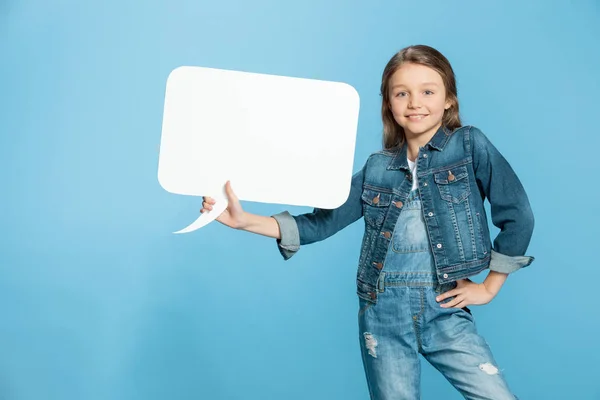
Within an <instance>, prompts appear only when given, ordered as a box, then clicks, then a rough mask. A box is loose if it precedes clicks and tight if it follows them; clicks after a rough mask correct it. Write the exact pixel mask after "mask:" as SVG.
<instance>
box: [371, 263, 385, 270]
mask: <svg viewBox="0 0 600 400" xmlns="http://www.w3.org/2000/svg"><path fill="white" fill-rule="evenodd" d="M373 265H375V268H377V269H381V268H383V263H380V262H378V263H373Z"/></svg>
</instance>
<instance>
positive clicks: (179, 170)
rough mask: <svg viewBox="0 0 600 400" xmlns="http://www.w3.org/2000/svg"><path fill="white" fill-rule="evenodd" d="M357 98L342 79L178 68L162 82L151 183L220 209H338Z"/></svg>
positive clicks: (346, 189)
mask: <svg viewBox="0 0 600 400" xmlns="http://www.w3.org/2000/svg"><path fill="white" fill-rule="evenodd" d="M359 106H360V99H359V96H358V93H357V91H356V90H355V89H354V88H353V87H352V86H350V85H348V84H346V83H342V82H331V81H323V80H313V79H304V78H296V77H285V76H277V75H266V74H258V73H250V72H242V71H231V70H223V69H215V68H205V67H192V66H183V67H178V68H176V69H174V70H173V71H172V72H171V73H170V74H169V77H168V79H167V85H166V92H165V103H164V114H163V126H162V136H161V143H160V155H159V162H158V181H159V183H160V185H161V186H162V187H163V189H165V190H166V191H168V192H170V193H174V194H179V195H188V196H210V197H213V198H214V199H215V200H216V201H217V203H216V204H215V206H214V207H213V210H212V211H210V212H207V213H204V214H200V217H198V219H197V220H196V221H194V222H193V223H192V224H191V225H189V226H188V227H186V228H184V229H182V230H180V231H177V232H175V233H184V232H191V231H194V230H196V229H198V228H201V227H202V226H204V225H206V224H208V223H210V222H211V221H213V220H214V219H215V218H217V217H218V216H219V215H220V214H221V213H222V212H223V211H224V210H225V209H226V208H227V196H226V195H225V183H226V182H227V181H228V180H230V181H231V185H232V188H233V190H234V191H235V193H236V195H237V196H238V198H239V199H240V200H242V201H243V200H246V201H254V202H262V203H272V204H286V205H292V206H309V207H319V208H326V209H331V208H336V207H339V206H340V205H342V204H343V203H344V202H345V201H346V200H347V198H348V195H349V193H350V184H351V180H352V174H353V162H354V161H353V160H354V151H355V144H356V133H357V127H358V114H359Z"/></svg>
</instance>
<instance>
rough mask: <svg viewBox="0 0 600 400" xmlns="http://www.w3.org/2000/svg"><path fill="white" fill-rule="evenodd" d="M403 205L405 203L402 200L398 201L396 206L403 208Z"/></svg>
mask: <svg viewBox="0 0 600 400" xmlns="http://www.w3.org/2000/svg"><path fill="white" fill-rule="evenodd" d="M403 206H404V203H402V202H401V201H397V202H396V207H398V208H402V207H403Z"/></svg>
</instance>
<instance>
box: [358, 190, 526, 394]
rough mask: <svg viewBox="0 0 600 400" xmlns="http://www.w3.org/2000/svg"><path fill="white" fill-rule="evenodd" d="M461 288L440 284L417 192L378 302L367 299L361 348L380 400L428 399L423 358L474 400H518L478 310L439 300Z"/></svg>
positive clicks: (398, 232)
mask: <svg viewBox="0 0 600 400" xmlns="http://www.w3.org/2000/svg"><path fill="white" fill-rule="evenodd" d="M455 286H456V283H449V284H444V285H439V284H438V282H437V278H436V275H435V273H434V264H433V259H432V255H431V251H430V249H429V241H428V238H427V232H426V228H425V224H424V221H423V216H422V213H421V208H420V201H419V199H418V197H417V194H416V192H413V193H412V194H411V196H410V197H409V199H408V200H407V202H406V203H405V205H404V206H403V209H402V212H401V213H400V217H399V219H398V222H397V224H396V228H395V230H394V234H393V238H392V241H391V243H390V246H389V250H388V254H387V256H386V260H385V263H384V266H383V270H382V274H381V279H380V282H379V287H378V291H379V293H378V302H377V304H372V303H370V302H367V301H365V300H363V299H360V298H359V303H360V306H359V313H358V314H359V318H358V319H359V333H360V346H361V353H362V360H363V366H364V369H365V374H366V379H367V383H368V387H369V393H370V396H371V399H372V400H391V399H394V400H418V399H420V375H421V366H420V358H419V354H421V355H423V357H424V358H425V359H426V360H427V361H428V362H429V363H431V365H433V366H434V367H435V368H436V369H437V370H438V371H440V372H441V373H442V374H443V375H444V376H445V377H446V379H448V381H449V382H450V383H451V384H452V385H453V386H454V387H455V388H456V389H457V390H458V391H459V392H460V393H461V394H462V395H463V396H464V397H465V398H466V399H473V400H474V399H478V400H483V399H489V400H504V399H511V400H514V399H516V397H515V396H514V395H513V394H512V393H511V391H510V389H509V388H508V385H507V383H506V381H505V379H504V377H503V376H502V374H501V372H500V370H499V368H498V367H497V366H496V363H495V361H494V358H493V355H492V352H491V350H490V348H489V346H488V344H487V343H486V341H485V339H484V338H483V337H481V336H480V335H479V334H478V333H477V329H476V327H475V323H474V320H473V317H472V315H471V313H470V311H469V310H468V309H457V308H441V307H440V303H438V302H436V300H435V298H436V296H437V295H439V294H440V293H443V292H445V291H448V290H451V289H453V288H454V287H455ZM450 300H451V299H448V300H446V301H450Z"/></svg>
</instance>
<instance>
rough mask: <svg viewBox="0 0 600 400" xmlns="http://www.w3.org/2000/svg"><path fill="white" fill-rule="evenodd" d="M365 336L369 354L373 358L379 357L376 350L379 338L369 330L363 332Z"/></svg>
mask: <svg viewBox="0 0 600 400" xmlns="http://www.w3.org/2000/svg"><path fill="white" fill-rule="evenodd" d="M363 336H364V338H365V347H366V348H367V350H368V352H369V355H370V356H372V357H373V358H377V351H376V350H375V348H376V347H377V339H375V337H374V336H373V334H372V333H369V332H365V333H363Z"/></svg>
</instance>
